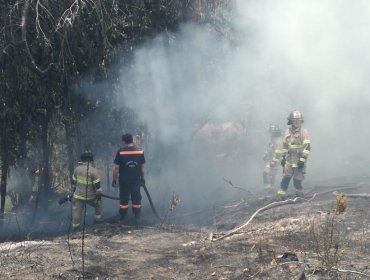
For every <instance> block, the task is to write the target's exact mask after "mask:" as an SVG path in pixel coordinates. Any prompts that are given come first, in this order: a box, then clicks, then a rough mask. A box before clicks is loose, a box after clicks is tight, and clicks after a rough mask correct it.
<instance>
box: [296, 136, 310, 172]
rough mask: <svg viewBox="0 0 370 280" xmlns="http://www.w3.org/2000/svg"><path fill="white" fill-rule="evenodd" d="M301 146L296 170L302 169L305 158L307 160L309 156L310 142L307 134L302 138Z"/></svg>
mask: <svg viewBox="0 0 370 280" xmlns="http://www.w3.org/2000/svg"><path fill="white" fill-rule="evenodd" d="M302 145H303V149H302V153H301V155H300V157H299V161H298V168H299V169H302V168H303V167H304V166H305V164H306V161H307V158H308V156H309V154H310V151H311V141H310V139H309V138H308V133H307V132H306V134H305V137H304V138H303V142H302Z"/></svg>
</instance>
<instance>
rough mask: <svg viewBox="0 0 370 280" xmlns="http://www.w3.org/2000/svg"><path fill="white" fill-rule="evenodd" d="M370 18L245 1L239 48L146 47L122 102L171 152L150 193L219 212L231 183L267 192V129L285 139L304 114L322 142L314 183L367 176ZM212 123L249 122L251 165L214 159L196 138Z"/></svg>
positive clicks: (210, 36) (365, 7)
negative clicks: (209, 205)
mask: <svg viewBox="0 0 370 280" xmlns="http://www.w3.org/2000/svg"><path fill="white" fill-rule="evenodd" d="M369 15H370V2H369V1H355V2H353V1H340V0H333V1H297V0H289V1H288V0H285V1H284V0H283V1H272V0H271V1H261V0H258V1H245V0H243V1H239V2H237V7H236V10H235V15H234V17H233V21H232V26H233V30H234V34H233V35H232V37H234V38H236V39H237V40H236V43H235V42H232V43H230V42H229V41H227V39H225V37H224V36H220V34H219V33H216V32H211V31H210V30H209V29H208V28H205V27H199V26H196V25H193V24H188V25H184V26H182V27H181V28H180V30H179V31H178V32H177V33H176V34H174V35H173V36H172V35H171V36H172V38H171V39H170V40H169V38H168V37H166V36H164V35H160V36H158V37H157V38H155V39H154V40H150V41H148V42H147V43H146V44H145V45H143V46H142V47H141V48H139V49H138V50H137V51H136V52H135V57H134V59H133V61H132V62H131V63H130V65H125V66H124V67H122V79H121V83H120V88H119V92H120V94H121V97H122V99H121V101H122V102H123V103H124V104H125V105H128V106H129V107H131V108H135V109H136V110H137V112H138V114H139V115H140V118H141V119H142V120H143V121H144V122H146V123H148V127H149V130H150V131H151V132H152V134H153V135H155V137H156V139H158V140H160V141H161V143H162V144H163V145H164V147H165V148H161V150H160V151H157V153H156V154H155V155H154V158H150V159H149V160H151V161H148V166H150V164H151V162H152V165H155V166H156V167H159V169H160V172H159V173H156V174H154V173H152V174H151V175H150V176H152V177H151V179H152V182H156V183H155V184H159V185H160V187H161V188H163V189H164V190H165V191H164V193H166V192H169V193H171V192H172V191H177V192H179V193H180V196H181V194H182V195H183V196H185V197H186V198H189V199H193V200H195V198H196V199H198V198H201V197H203V199H209V200H210V201H212V200H213V195H216V196H218V197H217V198H220V197H222V196H224V192H225V191H229V190H230V188H229V186H228V185H227V184H225V182H223V181H222V178H228V179H231V180H232V181H233V182H234V183H235V184H238V185H240V186H243V187H246V188H251V189H252V188H254V189H255V188H262V178H261V172H262V168H263V162H262V157H263V153H264V151H265V149H266V146H267V144H268V140H269V139H268V134H267V129H268V125H269V124H270V123H276V124H279V125H280V126H281V127H282V128H283V129H284V130H285V129H286V127H287V126H286V118H287V116H288V115H289V113H290V111H292V110H294V109H299V110H301V112H302V113H303V116H304V119H305V123H304V125H305V126H306V127H307V129H308V130H309V133H310V136H311V141H312V152H311V156H310V159H309V163H308V164H309V165H308V173H307V180H306V181H310V182H314V181H315V180H316V181H317V180H319V179H330V178H335V177H341V176H354V175H356V176H358V175H360V176H361V175H367V171H368V170H367V169H368V166H369V162H370V161H369V159H368V156H367V150H368V139H370V132H369V129H368V128H369V120H370V117H369V113H368V110H367V108H368V107H369V105H370V94H369V81H368V80H369V79H368V73H369V70H370V55H369V51H368V50H369V49H370V32H368V30H369V28H370V17H369ZM123 103H122V104H123ZM205 119H210V120H214V121H218V122H221V121H225V122H228V121H235V122H237V121H239V120H245V121H246V123H247V127H246V128H247V133H246V136H245V137H246V139H244V140H245V142H244V146H243V147H244V148H246V150H239V151H238V153H239V156H240V155H245V156H244V158H243V157H242V158H240V157H239V158H238V159H237V160H233V158H232V157H231V156H230V157H226V159H225V160H223V159H221V160H213V158H212V157H211V156H209V155H208V154H207V152H209V151H208V150H207V149H210V147H209V145H208V144H206V145H205V146H202V143H203V142H199V141H196V140H194V138H191V136H192V135H193V133H194V131H195V129H196V128H197V126H198V125H199V123H202V121H204V120H205ZM196 136H197V135H196ZM191 139H192V140H191ZM195 139H196V137H195ZM167 147H168V149H167ZM218 148H220V147H218ZM223 148H225V147H221V148H220V149H221V150H220V151H221V152H222V149H223ZM225 151H227V152H228V153H229V152H230V147H226V148H225ZM242 160H245V161H246V162H242ZM152 167H153V166H152ZM158 177H160V183H158V180H159V179H158ZM280 178H281V177H280V175H279V176H278V181H280ZM156 187H157V188H160V187H158V186H156ZM290 188H292V186H291V187H290ZM231 192H233V193H234V194H237V195H240V193H238V192H237V191H236V192H235V190H231ZM159 193H161V192H159ZM161 194H162V193H161ZM225 197H227V195H225Z"/></svg>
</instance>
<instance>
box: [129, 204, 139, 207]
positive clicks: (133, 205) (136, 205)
mask: <svg viewBox="0 0 370 280" xmlns="http://www.w3.org/2000/svg"><path fill="white" fill-rule="evenodd" d="M131 207H132V208H141V205H140V204H132V205H131Z"/></svg>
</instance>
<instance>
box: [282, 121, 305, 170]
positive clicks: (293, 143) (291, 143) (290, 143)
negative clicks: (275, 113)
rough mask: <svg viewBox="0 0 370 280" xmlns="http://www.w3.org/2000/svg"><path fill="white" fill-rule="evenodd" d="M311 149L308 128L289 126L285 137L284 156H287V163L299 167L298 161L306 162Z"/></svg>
mask: <svg viewBox="0 0 370 280" xmlns="http://www.w3.org/2000/svg"><path fill="white" fill-rule="evenodd" d="M310 149H311V141H310V139H309V135H308V131H307V129H306V128H303V127H301V128H300V129H298V130H293V129H292V128H289V129H288V130H287V131H286V132H285V135H284V138H283V156H285V159H286V164H287V165H291V167H297V166H298V165H297V163H298V161H302V162H306V160H307V158H308V156H309V154H310Z"/></svg>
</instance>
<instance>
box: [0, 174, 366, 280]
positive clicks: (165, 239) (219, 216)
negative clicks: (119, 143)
mask: <svg viewBox="0 0 370 280" xmlns="http://www.w3.org/2000/svg"><path fill="white" fill-rule="evenodd" d="M369 183H370V182H368V181H366V182H361V183H360V184H355V183H352V184H348V185H345V186H343V185H342V186H335V185H332V186H329V185H328V186H326V187H323V186H321V187H316V188H312V189H311V193H309V192H308V194H307V196H306V197H305V198H304V199H301V198H300V199H295V198H294V197H292V198H289V199H287V200H285V201H278V204H276V203H277V201H276V200H274V198H273V197H271V196H268V195H265V194H249V195H246V196H243V197H242V198H241V199H240V200H239V201H233V202H230V203H227V204H223V205H215V206H214V207H213V208H212V209H199V210H202V211H198V212H196V213H195V212H193V213H190V212H180V211H178V209H177V208H175V209H173V211H171V212H170V213H169V215H168V216H167V219H166V220H165V221H163V222H160V221H158V220H157V219H155V217H154V215H152V214H151V213H150V212H149V210H148V209H145V212H144V213H145V215H144V217H143V221H142V224H141V225H140V226H139V227H137V226H136V225H134V224H130V221H129V224H125V225H122V224H119V223H117V222H116V220H115V218H114V217H112V218H109V219H106V221H105V222H104V223H103V224H98V225H94V226H88V227H87V229H86V232H73V233H69V234H67V232H66V231H65V230H63V231H64V233H63V232H61V233H59V234H57V235H56V236H55V235H54V237H51V236H43V237H42V238H41V237H40V236H39V238H28V239H27V236H25V237H24V240H22V241H19V242H10V241H8V242H3V243H2V244H1V246H0V261H1V272H0V273H1V274H0V277H1V278H7V279H78V278H85V279H297V280H298V279H367V278H368V277H370V267H369V263H370V257H369V256H370V254H369V253H370V252H369V250H370V229H369V222H370V214H369V212H368V211H367V210H366V209H367V206H368V204H369V198H368V196H366V195H365V194H364V192H366V191H367V190H368V188H369ZM336 190H340V192H341V194H344V193H345V194H346V195H348V200H347V207H346V209H345V210H344V211H342V212H341V213H339V212H338V211H337V208H338V205H337V199H336V195H337V194H336V195H333V192H334V191H336ZM361 193H362V194H363V195H359V196H353V197H352V196H351V194H361ZM274 203H275V204H274ZM267 205H273V206H272V207H266V206H267ZM262 208H265V209H266V210H264V211H259V212H258V210H260V209H262ZM256 212H258V213H257V214H256ZM251 218H253V219H251ZM170 221H171V222H170ZM246 221H249V223H248V224H246ZM54 222H57V221H56V219H54ZM59 222H61V221H59ZM242 225H245V226H244V227H242ZM237 227H240V229H239V230H238V231H235V228H237ZM230 233H232V234H230ZM32 235H33V233H31V232H30V233H29V235H28V236H29V237H31V236H32ZM226 236H227V237H226ZM34 237H35V235H34ZM223 237H224V238H223ZM82 239H83V241H82ZM82 242H83V247H84V254H82V251H81V249H82Z"/></svg>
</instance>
